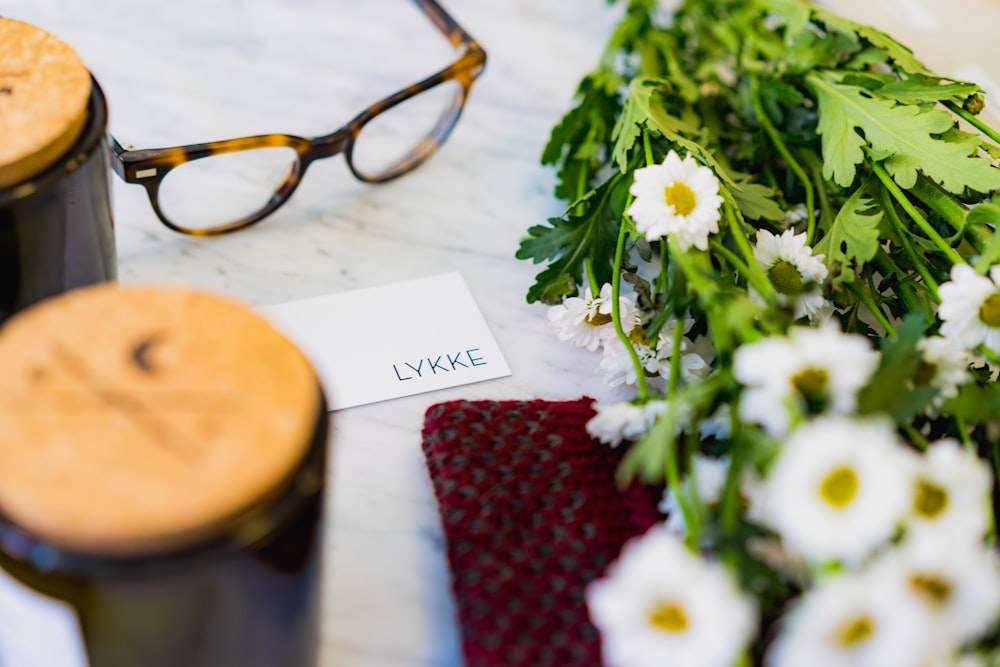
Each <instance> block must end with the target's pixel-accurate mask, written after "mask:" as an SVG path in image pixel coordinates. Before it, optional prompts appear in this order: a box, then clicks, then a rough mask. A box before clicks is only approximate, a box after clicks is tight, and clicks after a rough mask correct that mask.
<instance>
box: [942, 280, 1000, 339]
mask: <svg viewBox="0 0 1000 667" xmlns="http://www.w3.org/2000/svg"><path fill="white" fill-rule="evenodd" d="M998 285H1000V265H996V266H993V267H992V268H991V269H990V277H989V278H987V277H986V276H981V275H979V274H978V273H976V271H975V270H974V269H973V268H972V267H971V266H969V265H968V264H955V265H954V266H953V267H951V280H950V281H949V282H946V283H944V284H942V285H941V287H940V288H938V295H940V297H941V305H940V306H939V307H938V317H940V318H941V321H942V322H943V324H942V325H941V335H942V336H944V337H945V338H948V339H949V340H952V341H954V342H955V343H957V344H958V345H961V346H962V347H964V348H967V349H968V348H974V347H976V346H977V345H979V344H980V343H982V344H984V345H986V347H988V348H989V349H991V350H993V351H994V352H997V353H1000V287H997V286H998Z"/></svg>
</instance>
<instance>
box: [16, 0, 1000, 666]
mask: <svg viewBox="0 0 1000 667" xmlns="http://www.w3.org/2000/svg"><path fill="white" fill-rule="evenodd" d="M965 1H966V2H972V3H973V4H980V5H982V6H983V7H985V4H984V3H985V0H965ZM444 4H445V6H446V7H447V9H448V10H449V11H450V12H451V13H452V14H453V16H454V17H455V18H456V19H457V20H458V21H459V22H460V23H461V24H462V25H463V26H464V27H465V28H466V29H467V30H468V31H469V32H470V33H471V34H472V35H473V36H475V37H476V38H477V39H478V40H479V41H480V42H481V43H482V44H483V46H484V48H485V49H486V50H487V52H488V54H489V62H488V65H487V69H486V72H485V73H484V75H483V76H482V77H481V79H480V80H479V82H478V83H477V85H476V86H475V88H474V89H473V93H472V96H471V98H470V100H469V103H468V105H467V107H466V110H465V115H464V116H463V118H462V120H461V121H460V123H459V125H458V127H457V128H456V130H455V132H454V134H453V135H452V137H451V139H450V140H449V142H448V143H447V144H446V145H445V147H444V148H443V149H442V150H441V152H440V153H439V154H437V155H436V156H435V157H434V158H432V160H431V161H430V162H428V163H427V164H426V165H424V166H423V167H421V168H420V169H419V170H417V171H416V172H414V173H412V174H410V175H408V176H406V177H404V178H402V179H399V180H397V181H394V182H392V183H389V184H386V185H382V186H375V187H373V186H366V185H363V184H360V183H358V182H357V181H355V180H354V179H353V178H352V177H351V175H350V173H349V172H348V170H347V167H346V165H345V163H344V161H343V159H342V158H334V159H332V160H326V161H323V162H319V163H316V164H314V165H313V166H312V167H311V168H310V170H309V172H308V174H307V175H306V177H305V180H304V182H303V184H302V186H301V187H300V188H299V190H298V191H297V192H296V194H295V195H294V196H293V198H292V199H291V201H289V202H288V203H287V204H286V205H285V207H284V208H282V209H281V210H280V211H279V212H278V213H277V214H275V215H274V216H272V217H271V218H269V219H267V220H266V221H264V222H263V223H261V224H259V225H257V226H255V227H253V228H251V229H249V230H246V231H243V232H240V233H237V234H233V235H230V236H226V237H220V238H211V239H196V238H189V237H184V236H181V235H178V234H176V233H174V232H171V231H170V230H168V229H166V228H165V227H163V226H162V225H160V224H159V222H158V221H157V220H156V218H155V217H154V215H153V213H152V210H151V209H150V208H149V205H148V202H147V200H146V198H145V194H144V192H143V190H142V189H141V188H139V187H138V186H126V185H124V184H122V183H121V182H118V181H117V180H116V181H115V183H114V191H113V197H114V213H115V219H116V225H117V244H118V257H119V267H120V278H121V281H122V282H123V283H138V282H156V283H172V284H178V283H180V284H184V285H189V286H194V287H197V288H202V289H207V290H212V291H216V292H220V293H223V294H225V295H228V296H231V297H235V298H237V299H240V300H243V301H244V302H246V303H249V304H251V305H267V304H273V303H279V302H283V301H288V300H293V299H300V298H305V297H311V296H317V295H322V294H327V293H333V292H341V291H345V290H351V289H356V288H361V287H370V286H375V285H382V284H387V283H391V282H395V281H400V280H406V279H410V278H418V277H423V276H428V275H433V274H438V273H442V272H446V271H459V272H461V273H462V274H463V276H464V277H465V280H466V281H467V283H468V285H469V287H470V289H471V290H472V293H473V295H474V296H475V297H476V299H477V301H478V303H479V305H480V308H481V309H482V311H483V313H484V315H485V317H486V320H487V322H488V323H489V325H490V327H491V328H492V330H493V333H494V335H495V336H496V338H497V340H498V343H499V345H500V347H501V349H502V350H503V351H504V354H505V356H506V357H507V360H508V362H509V363H510V366H511V368H512V371H513V375H512V376H511V377H509V378H505V379H501V380H494V381H490V382H484V383H480V384H475V385H467V386H463V387H458V388H456V389H451V390H445V391H439V392H434V393H429V394H422V395H417V396H413V397H409V398H403V399H397V400H393V401H387V402H383V403H377V404H373V405H368V406H363V407H358V408H351V409H348V410H344V411H340V412H336V413H334V414H333V416H332V424H333V431H332V437H331V453H332V458H331V471H330V480H329V481H330V483H329V511H328V514H327V517H326V532H325V536H326V544H325V567H326V572H325V581H324V598H323V604H324V608H323V614H322V633H321V638H322V647H321V660H320V665H321V666H322V667H331V666H333V665H337V666H338V667H342V666H351V667H367V666H369V665H370V666H379V667H395V666H410V665H413V666H418V665H433V666H445V665H460V664H461V655H460V651H459V637H458V632H457V629H456V625H455V619H454V605H453V603H452V600H451V597H450V591H449V578H448V569H447V562H446V559H445V556H444V551H443V540H442V534H441V528H440V524H439V520H438V515H437V508H436V505H435V502H434V498H433V493H432V489H431V485H430V481H429V479H428V476H427V472H426V469H425V467H424V462H423V456H422V454H421V450H420V428H421V425H422V422H423V414H424V411H425V410H426V409H427V407H428V406H430V405H431V404H433V403H436V402H439V401H444V400H450V399H455V398H517V399H528V398H548V399H569V398H575V397H578V396H579V395H581V394H583V393H586V394H589V395H592V396H596V397H599V398H600V397H606V396H608V390H606V389H605V388H604V387H603V386H602V382H601V380H600V379H599V378H598V377H597V376H595V375H594V374H593V368H594V365H595V361H596V360H595V358H594V357H593V356H591V354H590V353H587V352H586V351H582V350H577V349H571V348H569V347H567V346H565V345H564V344H561V343H559V342H558V341H557V340H556V339H555V336H554V335H553V334H552V332H551V330H550V329H549V327H548V325H547V323H546V321H545V309H544V307H543V306H540V305H534V306H528V305H527V304H526V303H525V300H524V294H525V292H526V291H527V288H528V286H529V285H530V284H531V283H532V282H533V277H534V274H535V272H536V270H537V267H535V266H532V265H530V264H528V263H526V262H521V261H518V260H516V259H515V258H514V252H515V250H516V248H517V246H518V243H519V241H520V239H521V237H522V235H523V234H524V232H525V230H526V229H527V227H528V226H529V225H532V224H536V223H540V222H543V221H544V220H545V219H546V218H547V217H549V216H552V215H556V214H558V213H559V212H560V208H561V207H560V204H559V202H557V201H556V200H555V199H554V198H553V197H552V195H551V190H552V183H553V179H554V175H553V174H552V173H551V171H550V170H548V169H545V168H542V167H541V166H539V164H538V157H539V155H540V153H541V150H542V147H543V145H544V143H545V141H546V138H547V136H548V132H549V130H550V128H551V127H552V125H553V124H554V123H555V122H556V121H557V120H558V119H559V117H560V116H561V115H562V113H563V112H564V111H565V110H566V109H567V108H568V105H569V103H570V99H571V97H572V95H573V92H574V90H575V87H576V84H577V81H578V80H579V78H580V76H581V75H582V74H583V73H584V72H586V71H587V70H589V69H590V68H591V67H592V66H593V65H594V64H595V63H596V61H597V58H598V56H599V54H600V51H601V49H602V48H603V45H604V43H605V40H606V37H607V35H608V32H609V31H610V29H611V27H612V26H613V24H614V22H615V20H616V18H617V9H616V8H614V7H612V8H609V7H608V6H607V5H606V3H605V2H604V0H573V1H572V2H570V1H567V0H505V1H504V2H495V1H493V0H451V1H450V2H449V1H448V0H444ZM828 4H832V5H834V6H836V5H837V4H838V3H837V2H832V3H828ZM843 4H845V5H854V4H858V5H860V3H852V2H850V1H849V0H844V2H843ZM867 4H868V5H869V9H868V10H865V9H864V8H863V7H862V8H856V9H854V10H853V11H854V12H855V14H857V13H858V12H859V11H860V12H862V13H863V12H865V11H871V12H885V13H887V16H889V17H890V19H891V17H892V15H893V13H899V12H900V11H904V12H905V11H909V10H907V9H906V7H907V6H909V7H910V8H911V9H912V7H914V6H917V5H922V6H924V7H929V6H930V5H932V4H934V3H932V2H931V0H923V1H922V2H917V0H879V2H874V3H867ZM992 7H993V8H998V9H1000V6H998V5H996V4H994V5H993V6H992ZM991 11H992V8H991ZM0 14H3V15H5V16H9V17H12V18H18V19H22V20H25V21H29V22H31V23H34V24H36V25H39V26H42V27H45V28H46V29H48V30H50V31H52V32H54V33H56V34H57V35H59V36H60V37H61V38H62V39H64V40H65V41H67V42H69V43H71V44H72V45H73V46H74V47H75V48H76V49H77V50H78V51H79V52H80V53H81V55H82V56H83V58H84V60H85V61H86V63H87V64H88V66H89V67H90V68H91V70H92V71H93V72H94V74H95V75H96V77H97V79H98V80H99V82H100V83H101V85H102V87H103V88H104V90H105V92H106V94H107V96H108V99H109V106H110V112H111V119H110V126H111V130H112V132H113V133H114V134H115V135H116V136H117V137H118V138H119V139H120V140H121V141H123V142H127V143H130V144H133V145H135V146H138V147H158V146H166V145H177V144H182V143H190V142H199V141H211V140H217V139H223V138H228V137H234V136H245V135H250V134H257V133H267V132H284V133H292V134H300V135H303V136H314V135H318V134H322V133H325V132H329V131H332V130H333V129H335V128H337V127H339V126H340V125H341V124H343V123H344V122H346V120H348V119H349V118H350V117H351V116H352V115H354V113H356V112H358V111H360V110H361V109H362V108H364V107H365V106H367V105H368V104H370V103H371V102H373V101H375V100H376V99H378V98H380V97H382V96H384V95H385V94H387V93H389V92H391V91H393V90H395V89H397V88H400V87H403V86H405V85H407V84H409V83H412V82H413V81H415V80H417V79H418V78H421V77H422V76H425V75H427V74H429V73H431V72H432V71H434V70H435V69H436V68H438V67H440V66H442V65H444V64H446V62H447V61H448V58H449V56H450V55H451V50H450V49H449V48H448V46H447V44H446V43H445V42H444V41H443V40H442V39H441V37H440V35H439V34H438V33H436V31H434V30H433V29H432V28H431V26H430V25H429V24H428V23H427V22H426V21H425V20H424V19H423V18H422V17H421V15H420V13H419V12H418V11H417V9H416V8H415V6H414V5H413V4H412V3H410V2H408V1H407V0H365V1H364V2H358V1H357V0H256V1H254V2H242V1H241V0H198V1H196V0H174V1H173V2H152V1H150V0H88V1H87V2H72V3H71V2H65V1H64V0H0ZM862 18H864V16H862ZM918 18H919V17H918ZM879 20H885V19H879ZM919 23H920V22H919V21H918V22H917V24H914V25H911V26H910V28H912V29H913V31H915V32H914V34H917V35H918V36H919V35H921V34H922V35H924V36H925V37H926V39H927V40H928V44H930V43H931V41H932V39H931V38H932V37H936V36H937V34H936V31H935V30H931V31H930V32H928V31H927V30H926V22H925V23H924V24H923V25H924V27H923V28H922V27H921V25H919ZM900 25H903V26H904V27H906V26H905V22H904V23H901V24H900ZM990 25H993V26H995V25H997V23H996V22H993V23H992V24H990ZM884 27H890V26H884ZM953 45H955V48H956V49H958V48H960V47H961V46H962V45H961V43H958V44H955V43H953ZM993 48H994V50H995V46H994V47H993ZM917 52H918V55H924V56H925V58H926V59H927V60H929V61H931V63H932V64H933V61H934V58H931V57H927V56H926V55H925V54H924V52H922V51H921V49H920V48H918V49H917ZM994 52H995V51H994ZM973 55H974V54H973ZM973 55H969V58H973ZM975 57H978V56H975ZM966 60H967V61H968V64H976V62H978V61H977V60H975V58H973V59H972V60H969V59H968V58H967V59H966ZM949 62H950V61H949ZM995 62H996V58H993V60H992V61H991V63H990V65H991V66H994V65H992V63H995ZM980 64H982V65H986V63H980ZM949 66H951V65H949ZM994 67H995V66H994ZM954 75H955V76H958V74H957V73H956V74H954ZM997 78H1000V77H997ZM399 325H400V326H399V335H400V336H405V335H406V326H405V322H400V323H399ZM344 326H353V327H364V326H365V322H364V321H352V319H351V318H350V315H349V314H347V315H346V316H345V320H344Z"/></svg>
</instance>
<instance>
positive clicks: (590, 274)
mask: <svg viewBox="0 0 1000 667" xmlns="http://www.w3.org/2000/svg"><path fill="white" fill-rule="evenodd" d="M583 270H584V271H585V272H586V274H587V282H588V283H589V284H590V293H591V294H592V295H593V296H594V298H595V299H596V298H597V297H598V296H600V295H601V286H600V285H598V284H597V278H595V277H594V258H593V257H587V258H585V259H584V260H583Z"/></svg>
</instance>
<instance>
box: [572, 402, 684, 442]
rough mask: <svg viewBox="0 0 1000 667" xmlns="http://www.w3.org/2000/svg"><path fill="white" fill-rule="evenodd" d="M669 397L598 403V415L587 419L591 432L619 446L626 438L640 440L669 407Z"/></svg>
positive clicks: (588, 429) (595, 406)
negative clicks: (640, 401) (661, 399)
mask: <svg viewBox="0 0 1000 667" xmlns="http://www.w3.org/2000/svg"><path fill="white" fill-rule="evenodd" d="M667 407H668V403H667V402H666V401H647V402H646V403H643V404H642V405H636V404H635V403H631V402H629V401H624V402H622V403H595V404H594V410H595V411H596V412H597V414H596V415H594V416H593V417H591V418H590V421H588V422H587V433H589V434H590V436H591V437H593V438H596V439H598V440H600V441H601V442H603V443H605V444H607V445H611V446H612V447H617V446H618V445H620V444H621V443H622V442H623V441H625V440H638V439H639V438H640V437H642V435H643V434H645V433H646V431H648V430H649V427H650V426H652V425H653V422H655V421H656V420H657V418H658V417H659V416H660V415H662V414H663V413H665V412H666V411H667Z"/></svg>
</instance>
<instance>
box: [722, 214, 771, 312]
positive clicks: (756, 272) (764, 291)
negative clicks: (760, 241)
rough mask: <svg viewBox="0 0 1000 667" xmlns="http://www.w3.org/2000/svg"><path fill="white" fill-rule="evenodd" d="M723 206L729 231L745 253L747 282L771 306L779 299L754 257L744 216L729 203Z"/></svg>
mask: <svg viewBox="0 0 1000 667" xmlns="http://www.w3.org/2000/svg"><path fill="white" fill-rule="evenodd" d="M722 206H723V208H724V209H725V211H726V219H727V220H728V221H729V230H730V231H731V232H732V233H733V238H735V239H736V245H737V246H739V248H740V252H741V253H743V258H744V259H745V260H746V266H747V269H748V272H747V281H748V282H749V283H751V284H752V285H753V286H754V289H756V290H757V293H758V294H760V296H761V298H763V299H764V300H765V301H767V302H768V303H769V304H773V303H774V302H775V301H776V299H777V296H776V292H775V291H774V285H772V284H771V281H770V279H768V277H767V276H766V275H765V274H764V271H763V270H762V269H761V268H760V264H758V263H757V258H756V257H754V256H753V248H752V247H750V240H749V239H748V238H747V236H746V234H745V233H744V230H743V220H742V216H741V215H740V214H739V213H738V212H737V211H736V209H735V207H734V206H732V205H731V204H730V203H729V202H728V201H727V202H725V203H723V205H722Z"/></svg>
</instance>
